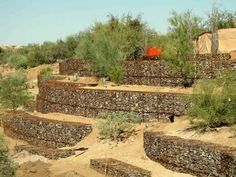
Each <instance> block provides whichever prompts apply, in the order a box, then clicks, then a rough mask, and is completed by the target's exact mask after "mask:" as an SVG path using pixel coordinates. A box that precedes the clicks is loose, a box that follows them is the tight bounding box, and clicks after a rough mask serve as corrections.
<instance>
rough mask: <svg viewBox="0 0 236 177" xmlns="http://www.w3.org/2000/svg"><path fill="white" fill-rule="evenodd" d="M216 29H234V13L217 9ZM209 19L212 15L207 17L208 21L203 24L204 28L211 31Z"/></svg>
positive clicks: (235, 20)
mask: <svg viewBox="0 0 236 177" xmlns="http://www.w3.org/2000/svg"><path fill="white" fill-rule="evenodd" d="M216 18H217V24H216V26H217V29H224V28H235V27H236V25H235V24H236V11H229V10H221V9H218V13H217V17H216ZM211 19H212V15H211V14H209V15H208V19H207V21H206V22H205V26H206V28H207V29H208V30H209V31H211Z"/></svg>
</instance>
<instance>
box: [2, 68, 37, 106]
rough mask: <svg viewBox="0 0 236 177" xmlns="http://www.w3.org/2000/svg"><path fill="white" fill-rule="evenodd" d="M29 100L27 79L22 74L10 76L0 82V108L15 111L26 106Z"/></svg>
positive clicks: (30, 98) (30, 97)
mask: <svg viewBox="0 0 236 177" xmlns="http://www.w3.org/2000/svg"><path fill="white" fill-rule="evenodd" d="M31 100H32V96H31V94H30V92H29V91H28V84H27V78H26V75H25V74H24V73H23V72H17V73H14V74H10V75H8V76H6V77H4V78H3V79H1V80H0V106H2V107H5V108H10V109H16V108H17V107H19V106H24V105H28V103H29V102H30V101H31Z"/></svg>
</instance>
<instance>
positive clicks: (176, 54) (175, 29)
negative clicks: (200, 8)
mask: <svg viewBox="0 0 236 177" xmlns="http://www.w3.org/2000/svg"><path fill="white" fill-rule="evenodd" d="M200 22H201V19H200V18H199V17H197V16H195V15H194V14H193V13H192V12H191V11H186V12H184V13H181V14H178V13H176V12H175V11H173V12H172V16H171V17H170V18H169V23H170V27H169V33H168V34H167V35H166V36H162V37H161V38H159V40H160V41H161V42H160V43H161V45H162V46H164V54H163V58H164V59H165V60H166V61H167V62H168V63H169V64H170V66H172V68H173V69H174V70H175V71H178V72H180V73H181V75H182V78H183V79H184V80H186V79H187V78H188V77H189V76H192V75H193V74H194V65H193V59H194V46H193V42H192V39H193V37H194V36H195V35H197V34H199V33H200V32H201V31H202V27H201V24H200ZM163 41H164V42H163Z"/></svg>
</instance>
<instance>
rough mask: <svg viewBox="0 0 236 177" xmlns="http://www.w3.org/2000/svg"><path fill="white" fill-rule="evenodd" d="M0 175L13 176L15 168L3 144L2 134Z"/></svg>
mask: <svg viewBox="0 0 236 177" xmlns="http://www.w3.org/2000/svg"><path fill="white" fill-rule="evenodd" d="M0 176H1V177H14V176H15V168H14V166H13V163H12V162H11V160H9V158H8V149H7V147H6V145H5V142H4V139H3V137H2V135H0Z"/></svg>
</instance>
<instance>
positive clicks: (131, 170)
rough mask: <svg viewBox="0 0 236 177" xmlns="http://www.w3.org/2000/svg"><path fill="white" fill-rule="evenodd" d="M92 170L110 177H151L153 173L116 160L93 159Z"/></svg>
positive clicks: (91, 162) (91, 161)
mask: <svg viewBox="0 0 236 177" xmlns="http://www.w3.org/2000/svg"><path fill="white" fill-rule="evenodd" d="M90 168H92V169H94V170H96V171H97V172H99V173H102V174H104V175H106V176H110V177H114V176H115V177H151V172H150V171H147V170H144V169H142V168H139V167H136V166H133V165H130V164H127V163H124V162H121V161H119V160H116V159H112V158H107V159H91V160H90Z"/></svg>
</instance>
